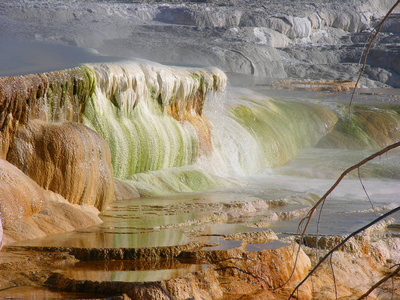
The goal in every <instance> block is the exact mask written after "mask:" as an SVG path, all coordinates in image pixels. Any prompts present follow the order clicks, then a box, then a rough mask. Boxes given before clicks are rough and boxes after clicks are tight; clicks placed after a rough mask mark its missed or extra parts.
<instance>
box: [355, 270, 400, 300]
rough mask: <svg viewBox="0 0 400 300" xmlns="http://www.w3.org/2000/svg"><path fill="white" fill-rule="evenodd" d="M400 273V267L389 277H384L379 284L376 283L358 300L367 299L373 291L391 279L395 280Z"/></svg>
mask: <svg viewBox="0 0 400 300" xmlns="http://www.w3.org/2000/svg"><path fill="white" fill-rule="evenodd" d="M399 272H400V266H398V267H397V268H396V269H395V270H394V271H393V272H392V273H390V274H388V275H387V276H385V277H383V278H382V279H381V280H379V281H378V282H377V283H375V284H374V285H373V286H371V288H370V289H369V290H368V291H367V292H365V294H363V295H361V296H360V297H359V298H357V300H361V299H365V298H367V297H368V295H369V294H371V292H372V291H373V290H375V289H376V288H377V287H379V286H380V285H382V284H383V283H385V282H386V281H388V280H389V279H390V278H393V277H394V276H396V274H398V273H399Z"/></svg>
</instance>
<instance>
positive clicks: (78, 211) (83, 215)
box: [0, 160, 101, 244]
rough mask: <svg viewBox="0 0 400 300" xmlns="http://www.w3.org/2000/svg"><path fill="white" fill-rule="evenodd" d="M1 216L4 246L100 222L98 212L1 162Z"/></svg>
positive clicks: (3, 161)
mask: <svg viewBox="0 0 400 300" xmlns="http://www.w3.org/2000/svg"><path fill="white" fill-rule="evenodd" d="M0 213H1V220H2V223H3V229H4V232H3V233H2V234H1V235H0V236H2V235H3V234H4V239H3V241H4V243H7V244H8V243H10V242H13V241H17V240H24V239H32V238H37V237H43V236H45V235H47V234H54V233H60V232H65V231H71V230H74V229H77V228H84V227H89V226H92V225H95V224H99V223H101V220H100V219H99V218H98V216H97V214H98V211H97V210H92V209H85V208H82V207H80V206H78V205H76V206H74V205H72V204H70V203H68V201H67V200H65V199H64V198H63V197H61V196H60V195H57V194H54V193H51V192H49V191H45V190H43V189H42V188H41V187H40V186H39V185H38V184H37V183H36V182H35V181H33V180H32V179H31V178H29V177H28V176H27V175H25V174H24V173H23V172H22V171H20V170H19V169H17V168H16V167H15V166H13V165H12V164H10V163H8V162H7V161H5V160H0Z"/></svg>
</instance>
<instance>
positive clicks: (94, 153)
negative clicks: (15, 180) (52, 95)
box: [7, 120, 114, 210]
mask: <svg viewBox="0 0 400 300" xmlns="http://www.w3.org/2000/svg"><path fill="white" fill-rule="evenodd" d="M7 160H8V161H9V162H10V163H12V164H13V165H15V166H17V167H18V168H19V169H20V170H22V171H23V172H24V173H25V174H27V175H28V176H29V177H30V178H32V179H33V180H35V182H36V183H38V184H39V185H40V186H41V187H43V188H44V189H46V190H51V191H53V192H55V193H58V194H60V195H62V196H63V197H64V198H66V199H68V200H69V202H70V203H73V204H89V205H93V206H95V207H97V208H98V209H99V210H102V209H104V208H105V207H106V205H107V203H108V202H110V201H112V200H113V198H114V182H113V173H112V168H111V154H110V150H109V148H108V145H107V143H106V142H105V140H104V139H103V138H102V137H101V136H99V135H98V134H97V133H96V132H94V131H93V130H91V129H89V128H87V127H86V126H84V125H81V124H79V123H72V122H58V123H45V122H42V121H39V120H35V121H31V122H29V124H27V125H26V126H24V127H23V128H20V129H19V131H18V132H17V134H16V136H15V138H14V141H13V143H12V145H11V148H10V151H9V152H8V155H7Z"/></svg>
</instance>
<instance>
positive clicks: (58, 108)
mask: <svg viewBox="0 0 400 300" xmlns="http://www.w3.org/2000/svg"><path fill="white" fill-rule="evenodd" d="M93 90H94V82H93V81H92V77H91V75H90V73H88V70H87V69H86V68H84V67H82V68H75V69H70V70H64V71H59V72H50V73H42V74H33V75H26V76H13V77H0V157H1V158H3V159H4V158H5V157H6V155H7V152H8V149H9V146H10V143H11V142H12V140H13V136H14V134H15V132H16V131H17V130H18V128H19V126H22V125H25V124H27V123H28V122H29V120H30V119H41V120H43V121H48V122H50V121H58V120H67V121H74V122H80V121H81V119H82V113H83V109H84V105H85V102H86V101H87V99H88V98H89V97H90V96H91V94H92V93H93Z"/></svg>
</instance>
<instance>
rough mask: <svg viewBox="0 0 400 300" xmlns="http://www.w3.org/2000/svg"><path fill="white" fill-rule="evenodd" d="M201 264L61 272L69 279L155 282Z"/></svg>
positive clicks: (200, 267) (196, 268)
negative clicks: (162, 267)
mask: <svg viewBox="0 0 400 300" xmlns="http://www.w3.org/2000/svg"><path fill="white" fill-rule="evenodd" d="M203 269H204V267H203V266H202V265H193V264H192V265H187V266H186V267H185V268H176V269H161V268H160V269H159V270H157V269H156V270H139V271H138V270H133V271H129V270H124V271H108V270H101V271H100V270H90V269H88V268H81V269H76V268H72V269H69V270H66V271H63V272H62V273H63V274H64V275H65V276H66V277H68V278H71V279H76V280H91V281H120V282H156V281H162V280H167V279H174V278H178V277H181V276H184V275H186V274H187V273H190V272H197V271H202V270H203Z"/></svg>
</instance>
